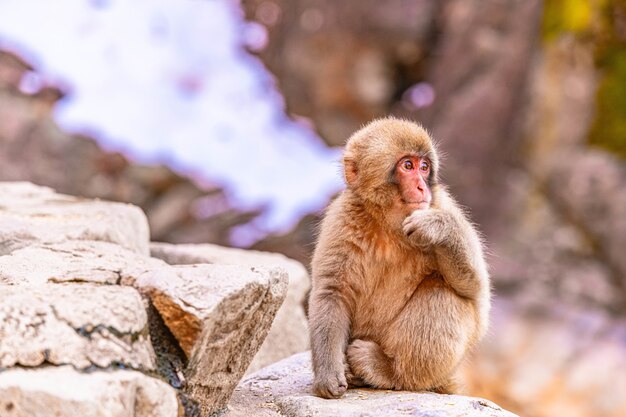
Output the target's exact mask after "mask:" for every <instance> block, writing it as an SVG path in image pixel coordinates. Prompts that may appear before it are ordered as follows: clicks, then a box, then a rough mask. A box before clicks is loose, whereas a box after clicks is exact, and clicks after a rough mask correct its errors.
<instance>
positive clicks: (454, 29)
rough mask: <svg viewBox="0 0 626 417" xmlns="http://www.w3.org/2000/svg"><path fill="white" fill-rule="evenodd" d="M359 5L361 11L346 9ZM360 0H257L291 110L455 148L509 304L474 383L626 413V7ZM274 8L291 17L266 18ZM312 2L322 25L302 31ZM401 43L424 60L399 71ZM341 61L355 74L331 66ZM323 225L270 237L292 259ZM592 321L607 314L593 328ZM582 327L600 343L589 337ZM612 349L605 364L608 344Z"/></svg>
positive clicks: (452, 171)
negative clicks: (396, 123) (366, 79)
mask: <svg viewBox="0 0 626 417" xmlns="http://www.w3.org/2000/svg"><path fill="white" fill-rule="evenodd" d="M348 3H349V5H350V7H351V10H353V11H354V12H353V14H352V15H346V14H344V11H343V10H342V9H343V8H344V7H346V8H347V7H348ZM348 3H345V2H344V3H343V4H342V5H335V4H331V3H321V5H317V3H316V5H313V4H312V2H309V1H307V0H297V1H293V2H282V1H269V0H267V1H262V0H257V1H244V6H245V8H246V11H247V16H248V17H249V18H250V19H254V20H257V21H260V22H261V23H263V24H266V25H267V26H268V30H269V33H270V43H269V45H268V48H267V49H266V50H265V51H263V52H262V53H261V57H262V58H263V59H264V61H265V62H266V63H267V65H268V66H269V67H270V68H271V69H272V70H273V71H274V72H275V74H277V75H278V78H279V85H280V87H281V88H282V91H283V92H284V94H285V95H286V101H287V104H288V108H289V110H290V111H291V112H293V113H294V114H297V115H302V116H305V117H309V118H311V119H312V120H313V121H314V122H315V124H316V126H317V128H318V129H319V131H320V132H321V133H322V135H323V136H325V137H326V138H327V140H328V142H329V143H332V144H341V143H343V141H344V140H345V139H346V138H347V136H348V135H349V133H351V132H352V131H354V130H355V129H356V128H358V126H360V125H361V124H363V123H365V122H367V121H368V120H369V119H370V118H372V117H377V116H381V115H384V114H388V113H392V114H396V115H400V116H403V117H408V118H411V119H415V120H418V121H420V122H421V123H423V124H424V125H425V127H426V128H428V129H429V130H431V131H432V132H433V134H434V137H435V138H437V139H438V140H439V141H440V146H441V148H442V149H443V150H444V151H445V153H446V154H447V158H446V160H445V161H444V172H443V177H444V178H443V179H444V182H446V183H447V184H449V185H450V186H451V188H452V191H453V193H454V194H455V195H457V196H458V198H459V200H460V202H461V203H462V204H463V205H465V206H467V207H468V208H469V210H470V212H471V215H472V217H473V219H474V220H475V221H476V222H477V223H479V225H480V228H481V229H482V230H483V231H484V232H485V234H486V240H487V243H488V248H489V252H490V253H491V254H492V257H491V261H490V263H491V272H492V274H493V278H494V283H495V286H496V292H497V294H498V295H500V296H506V300H503V304H502V305H504V306H506V307H503V308H501V309H496V311H495V312H494V323H495V324H494V329H493V333H494V335H493V337H492V338H491V339H490V340H488V341H487V342H486V343H485V344H484V346H482V347H481V348H480V349H478V351H477V352H476V366H474V367H471V366H470V371H469V374H470V378H469V387H470V390H471V391H472V392H475V393H477V394H480V395H486V396H488V397H490V398H496V399H498V400H499V401H500V402H502V403H504V404H506V405H507V406H508V407H509V408H510V409H512V410H513V411H518V412H520V414H522V415H527V416H550V415H576V416H589V417H591V416H595V415H615V416H617V415H622V414H624V412H625V411H624V405H623V403H622V402H620V401H611V400H609V399H608V397H607V396H606V395H605V393H607V392H611V393H612V394H611V395H613V396H615V395H618V394H616V392H617V391H620V389H621V390H622V391H623V381H622V379H621V377H619V376H618V375H617V374H616V373H614V372H613V371H612V369H613V368H619V369H620V371H618V372H621V371H622V370H623V366H622V365H621V364H623V361H624V358H626V345H624V342H623V340H622V339H620V337H613V336H614V335H615V334H621V330H619V329H622V328H623V321H624V317H625V316H626V270H625V269H624V264H623V261H624V256H623V255H622V254H623V252H624V248H625V247H626V242H624V237H625V236H626V223H625V222H624V219H625V218H626V217H625V214H626V213H624V207H626V201H625V200H624V196H625V195H626V165H625V164H624V161H623V159H619V158H618V157H617V155H624V152H625V151H626V142H624V139H623V138H624V136H623V135H622V136H621V138H620V137H619V135H616V132H623V131H624V130H623V126H624V125H626V118H622V119H619V117H620V115H621V114H622V113H623V112H622V110H621V109H623V108H625V107H624V105H623V102H622V101H621V99H620V98H619V97H620V96H623V94H621V95H620V93H619V92H621V91H622V90H623V88H624V85H626V84H625V83H626V82H625V81H624V80H626V78H625V77H626V70H625V69H624V68H626V67H625V66H624V65H623V62H626V36H625V35H624V33H626V32H624V30H623V28H624V27H626V25H625V24H624V22H626V20H625V18H624V16H626V10H625V9H624V7H623V5H622V4H621V3H620V2H611V1H610V2H606V3H604V4H603V5H602V6H600V5H595V6H594V5H592V4H591V3H589V2H582V1H580V2H579V1H573V2H568V3H567V4H566V5H565V4H564V3H561V2H556V1H546V2H540V1H525V2H521V1H479V0H475V1H454V0H452V1H448V2H441V3H439V2H437V3H435V2H428V1H424V2H411V5H410V6H406V5H405V2H401V1H397V2H393V1H392V2H391V3H389V2H386V3H379V4H376V5H374V4H370V2H348ZM402 5H405V6H406V7H405V8H404V9H403V8H402ZM412 7H413V8H420V12H419V13H420V18H419V19H418V18H416V17H415V16H412V15H411V13H413V12H414V11H415V9H412ZM397 8H399V9H400V10H403V11H404V12H405V14H404V15H403V16H402V17H400V18H398V28H397V30H396V28H394V27H393V26H392V25H387V20H386V19H387V17H388V16H389V15H388V14H386V13H393V12H389V11H388V9H397ZM265 10H279V11H280V13H275V16H278V17H277V18H276V19H275V20H272V21H271V22H265V21H264V19H263V16H264V13H265ZM311 10H315V13H314V14H313V16H317V23H318V25H320V26H319V27H318V28H317V30H309V29H307V27H308V26H307V25H306V24H304V25H303V23H302V22H307V21H308V19H309V17H310V16H312V14H311V13H312V12H311ZM404 18H407V19H409V20H411V21H412V23H411V24H410V25H409V26H410V27H411V28H412V30H407V29H406V26H405V25H404V24H403V22H405V20H404ZM320 22H321V23H320ZM331 34H332V35H333V36H334V43H333V44H332V45H331V42H330V41H327V37H330V36H331ZM397 36H400V37H401V39H402V41H398V38H397ZM402 42H404V44H405V45H407V42H408V45H409V46H407V47H406V49H405V48H402V49H403V50H411V49H412V50H414V51H416V54H415V55H414V57H415V61H413V62H414V64H413V65H408V66H403V65H399V64H398V62H399V61H401V59H400V58H399V57H400V56H402V55H401V54H400V53H397V52H396V51H397V49H396V48H395V47H396V46H397V45H400V44H402ZM372 56H376V57H379V58H378V59H377V60H376V61H374V60H373V61H371V62H372V64H370V73H375V74H377V78H376V80H377V81H376V82H375V83H374V82H372V84H373V85H381V86H386V87H385V89H381V90H380V91H387V92H388V93H387V95H384V94H381V95H380V96H379V97H384V98H383V99H381V100H380V101H378V102H376V103H375V104H372V103H369V102H368V101H367V100H366V99H364V96H360V95H359V94H358V93H357V90H356V89H355V88H352V87H351V86H352V85H356V81H355V80H357V79H358V77H356V76H354V75H353V72H354V71H359V69H358V64H357V63H358V62H362V60H364V59H366V58H365V57H372ZM311 61H314V62H311ZM336 62H341V63H342V64H341V66H343V67H344V68H342V69H335V71H336V73H339V74H340V75H332V76H330V75H329V74H334V73H333V71H332V70H331V69H329V68H338V67H334V66H333V63H336ZM347 62H349V63H350V64H347ZM620 63H621V64H620ZM298 65H300V66H298ZM381 65H382V67H381ZM399 68H403V69H404V70H406V71H404V72H403V71H400V70H399ZM324 71H326V73H324ZM320 73H322V74H325V76H322V75H319V74H320ZM399 74H402V76H399ZM373 79H374V78H372V80H373ZM618 80H621V81H618ZM328 90H330V91H332V92H335V93H336V96H330V95H327V94H325V93H324V92H325V91H328ZM611 92H612V93H611ZM328 97H331V98H328ZM611 100H612V101H611ZM346 103H349V104H346ZM329 109H333V115H332V116H328V112H329ZM363 109H367V110H365V111H364V110H363ZM337 113H340V114H337ZM620 123H622V124H620ZM329 131H330V132H329ZM609 134H613V135H614V137H607V135H609ZM589 143H594V144H596V143H598V144H601V145H602V146H604V147H605V148H606V149H610V150H611V151H612V152H613V153H608V152H606V151H604V150H600V149H597V148H590V147H589V145H588V144H589ZM620 143H621V144H622V145H621V147H620V145H619V144H620ZM312 223H314V220H312V219H308V220H303V222H302V223H301V224H300V225H299V227H298V228H297V229H296V230H295V231H293V232H292V233H290V234H289V235H286V236H283V237H274V238H272V239H266V240H265V241H264V242H261V243H259V245H258V247H260V248H264V249H270V250H279V251H280V250H282V249H281V248H282V247H285V250H288V251H292V253H293V251H294V249H293V246H292V247H287V245H286V242H292V243H293V242H296V241H302V236H303V235H304V236H307V235H310V234H307V233H306V232H305V231H306V230H310V228H311V226H310V225H311V224H312ZM311 242H312V240H311ZM572 311H574V312H575V313H572ZM598 317H602V319H598ZM586 319H588V320H591V322H593V323H595V322H599V323H600V324H598V326H597V328H596V327H593V325H592V324H593V323H591V324H589V323H587V324H581V322H583V321H585V320H586ZM589 326H590V327H589ZM582 328H585V329H587V328H588V334H589V335H590V336H589V337H586V336H585V337H584V338H581V340H578V336H579V332H580V329H582ZM546 335H548V336H549V335H552V336H553V337H552V338H545V336H546ZM603 335H604V336H607V335H613V336H611V337H610V338H608V339H607V338H605V337H604V336H603ZM556 339H558V342H557V341H556ZM609 339H610V341H609ZM607 344H608V345H610V348H607ZM607 349H608V350H610V355H609V354H608V353H607V356H605V357H604V359H603V355H602V354H598V352H605V351H606V350H607ZM516 352H517V353H520V354H519V355H518V354H516ZM558 352H560V353H558ZM607 363H610V364H611V365H607ZM616 364H620V365H616ZM592 370H595V371H597V374H596V375H595V376H594V377H593V378H585V377H584V375H585V373H586V372H589V373H593V372H594V371H592ZM620 375H621V374H620ZM509 380H510V383H507V384H503V383H502V382H503V381H509ZM539 387H542V388H539ZM613 389H615V390H617V391H614V390H613ZM574 410H575V412H574Z"/></svg>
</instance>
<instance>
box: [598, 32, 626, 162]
mask: <svg viewBox="0 0 626 417" xmlns="http://www.w3.org/2000/svg"><path fill="white" fill-rule="evenodd" d="M602 61H603V65H602V67H603V70H604V76H603V78H602V80H601V81H600V86H599V88H598V92H597V97H596V100H597V103H596V115H595V120H594V123H593V125H592V127H591V131H590V132H589V143H590V144H592V145H597V146H600V147H603V148H605V149H607V150H608V151H611V152H613V153H615V154H617V155H619V156H621V157H622V158H626V47H624V46H623V45H622V46H618V47H612V48H607V49H606V50H605V52H604V56H603V57H602Z"/></svg>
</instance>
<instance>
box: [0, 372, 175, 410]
mask: <svg viewBox="0 0 626 417" xmlns="http://www.w3.org/2000/svg"><path fill="white" fill-rule="evenodd" d="M0 415H2V416H3V417H49V416H80V417H176V416H179V415H180V414H179V404H178V400H177V399H176V391H175V390H174V389H173V388H171V387H170V386H169V385H167V384H166V383H164V382H162V381H160V380H158V379H155V378H151V377H149V376H147V375H144V374H142V373H141V372H137V371H131V370H112V371H97V372H90V373H81V372H78V371H76V370H75V369H73V368H72V367H70V366H60V367H45V368H41V369H10V370H7V371H5V372H2V373H0Z"/></svg>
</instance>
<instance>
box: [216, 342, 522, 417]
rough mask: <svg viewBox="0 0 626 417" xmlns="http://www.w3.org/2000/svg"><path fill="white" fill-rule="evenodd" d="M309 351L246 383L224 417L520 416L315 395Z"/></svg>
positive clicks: (480, 407)
mask: <svg viewBox="0 0 626 417" xmlns="http://www.w3.org/2000/svg"><path fill="white" fill-rule="evenodd" d="M312 382H313V373H312V371H311V354H310V352H304V353H299V354H296V355H293V356H291V357H290V358H288V359H285V360H283V361H280V362H278V363H276V364H274V365H271V366H269V367H267V368H264V369H262V370H261V371H258V372H256V373H254V374H252V375H250V376H248V377H247V378H246V379H244V380H243V381H241V382H240V383H239V385H238V386H237V388H236V389H235V392H234V393H233V396H232V398H231V401H230V403H229V405H228V409H229V411H228V412H227V413H226V414H225V417H247V416H255V417H282V416H290V417H324V416H335V417H365V416H372V417H373V416H389V417H394V416H415V417H427V416H430V417H435V416H436V417H458V416H466V417H479V416H484V417H515V414H513V413H510V412H508V411H506V410H503V409H502V408H501V407H499V406H498V405H496V404H494V403H492V402H491V401H488V400H484V399H482V398H472V397H465V396H461V395H442V394H434V393H426V392H421V393H417V392H408V391H388V390H373V389H350V390H348V391H347V392H346V394H345V395H344V396H343V397H342V398H341V399H338V400H327V399H322V398H319V397H316V396H314V395H313V394H312Z"/></svg>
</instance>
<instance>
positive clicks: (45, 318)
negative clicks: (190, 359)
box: [0, 284, 155, 370]
mask: <svg viewBox="0 0 626 417" xmlns="http://www.w3.org/2000/svg"><path fill="white" fill-rule="evenodd" d="M0 300H2V303H1V304H0V367H3V368H5V367H11V366H18V365H19V366H39V365H42V364H45V363H49V364H54V365H65V364H70V365H73V366H74V367H75V368H77V369H85V368H91V367H94V366H95V367H100V368H105V367H109V366H120V365H122V366H126V367H130V368H135V369H142V370H153V369H154V365H155V362H154V351H153V349H152V346H151V344H150V341H149V336H148V329H147V314H146V311H145V308H144V305H143V302H142V299H141V297H140V295H139V293H137V291H136V290H134V289H132V288H123V287H117V286H97V285H91V284H57V285H40V286H6V285H3V286H0Z"/></svg>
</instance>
